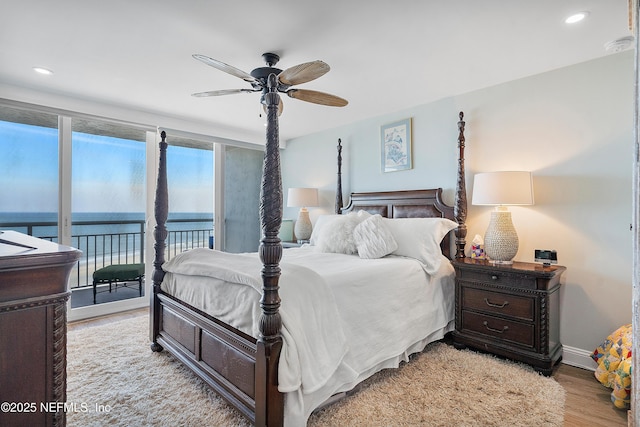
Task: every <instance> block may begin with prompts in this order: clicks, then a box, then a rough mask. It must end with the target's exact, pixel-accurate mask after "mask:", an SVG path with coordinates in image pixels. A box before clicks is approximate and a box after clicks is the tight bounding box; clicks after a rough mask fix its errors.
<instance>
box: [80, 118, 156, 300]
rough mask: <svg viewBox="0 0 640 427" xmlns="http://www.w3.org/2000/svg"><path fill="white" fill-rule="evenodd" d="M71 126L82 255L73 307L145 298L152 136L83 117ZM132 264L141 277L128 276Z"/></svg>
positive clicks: (127, 127) (137, 130)
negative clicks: (148, 152)
mask: <svg viewBox="0 0 640 427" xmlns="http://www.w3.org/2000/svg"><path fill="white" fill-rule="evenodd" d="M71 128H72V135H71V153H72V160H71V165H72V166H71V167H72V174H71V219H72V229H71V245H72V246H74V247H77V248H78V249H80V250H81V251H82V257H81V260H80V263H79V265H78V268H77V270H76V271H75V273H76V274H74V275H72V277H71V279H70V286H71V289H72V291H73V292H72V296H71V308H72V309H74V308H79V307H87V306H92V305H94V304H105V303H113V304H118V303H120V302H121V301H123V300H128V299H134V298H141V297H143V295H144V286H143V284H144V283H143V278H142V276H143V275H144V266H143V264H144V253H145V250H146V248H145V245H144V240H145V239H144V232H145V230H144V228H145V217H146V216H145V209H146V206H145V193H146V183H145V175H146V159H145V142H146V132H145V131H144V130H142V129H138V128H134V127H130V126H126V125H122V124H114V123H109V122H104V121H100V120H96V119H82V118H72V119H71ZM132 265H138V266H139V271H140V272H141V274H133V273H129V274H125V273H124V271H129V269H130V268H131V267H124V266H132ZM118 266H122V267H118ZM132 271H134V270H132ZM96 272H98V274H97V275H96V279H98V280H95V281H94V273H96ZM123 274H124V275H123ZM129 276H131V277H129ZM110 279H113V281H111V280H110Z"/></svg>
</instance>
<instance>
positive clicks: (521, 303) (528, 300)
mask: <svg viewBox="0 0 640 427" xmlns="http://www.w3.org/2000/svg"><path fill="white" fill-rule="evenodd" d="M461 291H462V295H461V298H462V309H463V310H465V309H471V310H479V311H484V312H487V313H496V314H500V315H504V316H511V317H516V318H518V319H522V320H528V321H533V320H534V319H535V305H536V304H535V297H525V296H518V295H511V294H505V293H500V292H493V291H488V290H485V289H476V288H470V287H467V286H462V287H461Z"/></svg>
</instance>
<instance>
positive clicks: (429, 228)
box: [383, 218, 458, 274]
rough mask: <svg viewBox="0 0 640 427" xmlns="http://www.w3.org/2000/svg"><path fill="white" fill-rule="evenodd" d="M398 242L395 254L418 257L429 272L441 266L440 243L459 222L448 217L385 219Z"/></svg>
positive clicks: (435, 270)
mask: <svg viewBox="0 0 640 427" xmlns="http://www.w3.org/2000/svg"><path fill="white" fill-rule="evenodd" d="M383 221H384V223H385V224H386V225H387V226H388V227H389V230H391V234H392V235H393V238H394V239H395V240H396V243H397V244H398V249H396V250H395V251H393V254H394V255H400V256H406V257H410V258H414V259H417V260H418V261H420V262H421V263H422V265H423V266H424V268H425V271H426V272H427V273H428V274H435V273H436V272H437V271H438V269H439V268H440V262H441V261H442V256H441V255H442V250H441V249H440V243H441V242H442V239H443V238H444V236H446V235H447V233H448V232H450V231H451V230H454V229H456V228H457V227H458V224H457V223H455V222H453V221H451V220H449V219H446V218H394V219H388V218H384V219H383Z"/></svg>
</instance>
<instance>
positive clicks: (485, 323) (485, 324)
mask: <svg viewBox="0 0 640 427" xmlns="http://www.w3.org/2000/svg"><path fill="white" fill-rule="evenodd" d="M482 324H483V325H484V327H485V328H487V331H491V332H495V333H497V334H503V333H505V332H506V331H508V330H509V327H508V326H506V325H505V326H503V327H502V330H500V329H494V328H490V327H489V324H488V323H487V321H486V320H485V321H484V322H482Z"/></svg>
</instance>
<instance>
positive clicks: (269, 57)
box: [192, 53, 348, 115]
mask: <svg viewBox="0 0 640 427" xmlns="http://www.w3.org/2000/svg"><path fill="white" fill-rule="evenodd" d="M193 57H194V58H195V59H197V60H198V61H201V62H203V63H205V64H207V65H209V66H211V67H213V68H217V69H218V70H220V71H224V72H225V73H228V74H231V75H232V76H235V77H239V78H241V79H242V80H244V81H246V82H248V83H249V84H250V85H251V89H222V90H212V91H208V92H198V93H194V94H192V96H196V97H205V96H221V95H231V94H235V93H253V92H262V97H261V99H260V102H261V103H262V104H263V106H264V105H265V102H264V95H265V93H266V92H267V91H268V79H269V76H270V75H271V74H275V75H276V76H277V80H276V83H277V91H278V92H281V93H285V94H287V95H288V96H289V97H290V98H294V99H299V100H302V101H307V102H312V103H314V104H321V105H328V106H330V107H344V106H345V105H347V104H348V101H347V100H346V99H343V98H340V97H339V96H335V95H331V94H328V93H324V92H318V91H315V90H309V89H294V88H292V86H295V85H299V84H302V83H307V82H310V81H312V80H315V79H317V78H318V77H321V76H323V75H325V74H326V73H327V72H328V71H329V70H330V68H329V65H328V64H326V63H325V62H323V61H311V62H305V63H303V64H299V65H295V66H293V67H290V68H287V69H286V70H284V71H283V70H281V69H279V68H275V65H276V64H277V63H278V61H279V60H280V57H279V56H278V55H277V54H275V53H264V54H263V55H262V59H263V60H264V61H265V62H266V64H267V66H266V67H258V68H256V69H254V70H253V71H251V73H246V72H244V71H242V70H240V69H238V68H236V67H233V66H231V65H228V64H225V63H224V62H222V61H218V60H216V59H213V58H209V57H208V56H205V55H200V54H194V55H193ZM282 108H283V105H282V101H280V103H279V105H278V115H280V114H282Z"/></svg>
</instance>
